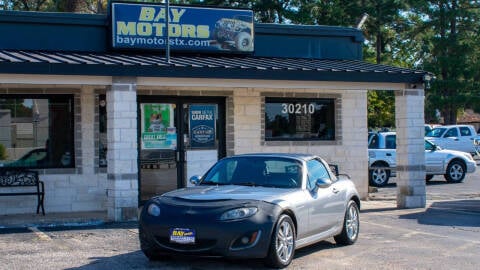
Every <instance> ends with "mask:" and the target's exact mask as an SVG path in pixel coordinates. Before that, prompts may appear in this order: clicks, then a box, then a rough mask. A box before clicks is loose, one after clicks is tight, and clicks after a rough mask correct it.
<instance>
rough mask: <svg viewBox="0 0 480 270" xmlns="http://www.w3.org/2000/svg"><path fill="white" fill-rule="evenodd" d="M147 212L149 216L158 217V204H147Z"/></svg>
mask: <svg viewBox="0 0 480 270" xmlns="http://www.w3.org/2000/svg"><path fill="white" fill-rule="evenodd" d="M147 213H148V214H149V215H151V216H154V217H158V216H160V207H158V205H156V204H154V203H152V204H150V205H149V206H148V208H147Z"/></svg>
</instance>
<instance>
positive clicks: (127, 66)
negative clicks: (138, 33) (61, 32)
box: [0, 50, 427, 83]
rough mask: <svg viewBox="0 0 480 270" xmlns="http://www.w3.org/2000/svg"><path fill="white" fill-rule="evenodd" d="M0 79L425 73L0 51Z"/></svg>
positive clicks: (382, 78) (246, 59) (390, 77)
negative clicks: (13, 76) (1, 75)
mask: <svg viewBox="0 0 480 270" xmlns="http://www.w3.org/2000/svg"><path fill="white" fill-rule="evenodd" d="M0 73H6V74H44V75H91V76H136V77H190V78H221V79H269V80H308V81H347V82H391V83H422V82H423V76H424V75H425V74H427V72H425V71H421V70H412V69H406V68H400V67H393V66H386V65H378V64H371V63H367V62H363V61H356V60H328V59H302V58H279V57H254V56H242V55H229V56H225V55H223V56H218V55H201V56H200V55H193V54H192V55H172V56H171V57H170V63H167V61H166V58H165V55H163V54H162V55H160V54H152V53H145V54H141V53H110V52H107V53H88V52H64V51H62V52H60V51H58V52H43V51H21V50H0Z"/></svg>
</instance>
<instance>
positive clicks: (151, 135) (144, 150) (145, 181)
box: [139, 103, 178, 201]
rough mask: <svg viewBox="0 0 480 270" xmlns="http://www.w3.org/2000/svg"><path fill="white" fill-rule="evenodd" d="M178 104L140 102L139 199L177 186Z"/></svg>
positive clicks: (142, 199)
mask: <svg viewBox="0 0 480 270" xmlns="http://www.w3.org/2000/svg"><path fill="white" fill-rule="evenodd" d="M176 108H177V106H176V104H174V103H141V104H140V153H139V159H140V162H139V170H140V179H141V182H140V200H141V201H144V200H148V199H149V198H151V197H153V196H155V195H158V194H162V193H165V192H167V191H170V190H174V189H176V188H177V161H178V160H177V157H176V155H177V154H176V153H177V125H176V122H177V121H175V118H176V115H177V109H176Z"/></svg>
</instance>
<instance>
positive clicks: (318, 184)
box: [314, 178, 332, 192]
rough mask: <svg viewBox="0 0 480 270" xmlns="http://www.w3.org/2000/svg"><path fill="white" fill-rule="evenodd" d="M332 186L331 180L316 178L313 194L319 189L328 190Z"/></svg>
mask: <svg viewBox="0 0 480 270" xmlns="http://www.w3.org/2000/svg"><path fill="white" fill-rule="evenodd" d="M331 185H332V180H330V179H328V178H318V179H317V181H315V190H314V191H315V192H317V191H318V190H319V189H320V188H328V187H330V186H331Z"/></svg>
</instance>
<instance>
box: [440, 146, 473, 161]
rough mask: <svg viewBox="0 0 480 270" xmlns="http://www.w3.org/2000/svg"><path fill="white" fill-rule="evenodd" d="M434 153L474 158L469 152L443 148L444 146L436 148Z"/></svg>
mask: <svg viewBox="0 0 480 270" xmlns="http://www.w3.org/2000/svg"><path fill="white" fill-rule="evenodd" d="M434 153H436V154H437V155H444V156H448V155H451V156H457V157H463V158H466V159H469V160H472V158H471V155H470V154H469V153H466V152H462V151H457V150H451V149H443V148H442V149H440V150H438V149H437V150H435V152H434Z"/></svg>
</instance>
